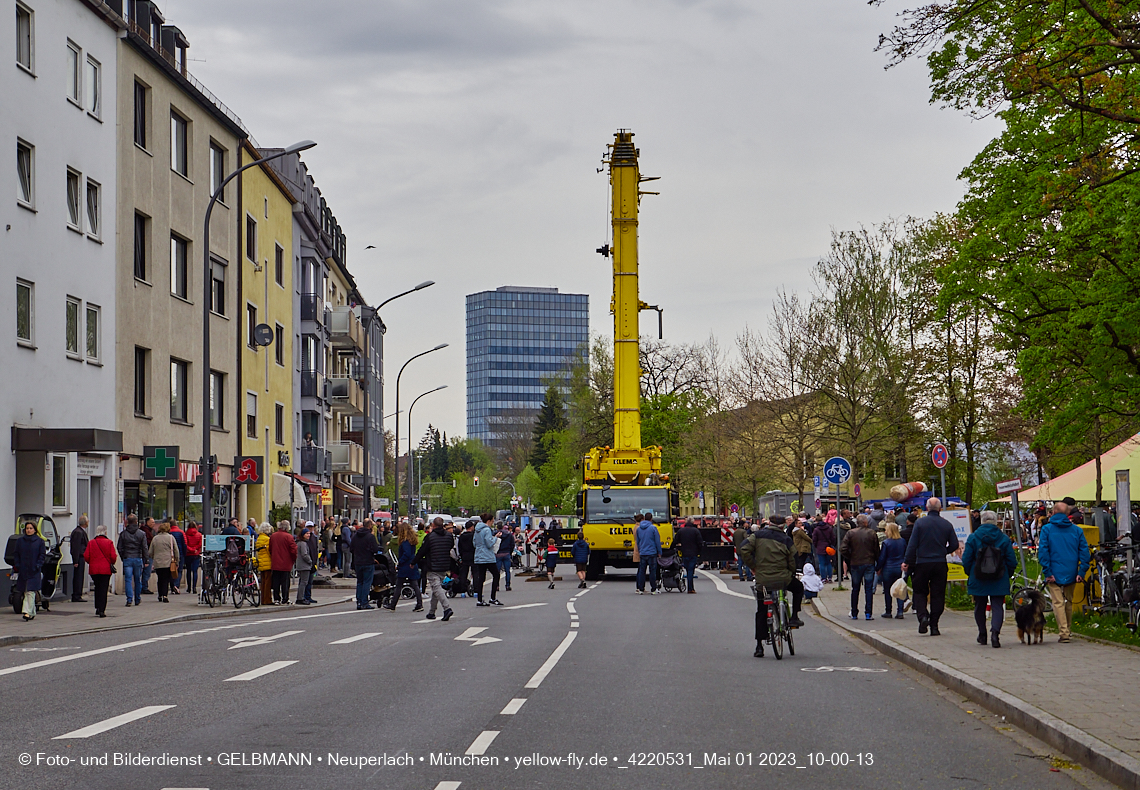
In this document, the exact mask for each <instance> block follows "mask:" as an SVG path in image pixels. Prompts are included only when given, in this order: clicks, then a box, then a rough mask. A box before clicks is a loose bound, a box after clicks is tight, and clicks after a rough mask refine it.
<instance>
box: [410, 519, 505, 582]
mask: <svg viewBox="0 0 1140 790" xmlns="http://www.w3.org/2000/svg"><path fill="white" fill-rule="evenodd" d="M514 552H515V534H514V533H513V532H511V528H510V527H503V528H502V529H500V530H499V550H498V551H496V552H495V564H496V565H498V566H499V573H501V574H502V575H503V589H504V590H506V591H507V592H510V591H511V556H512V555H513V554H514ZM428 581H429V582H430V581H431V579H430V578H429V579H428ZM433 600H434V599H433Z"/></svg>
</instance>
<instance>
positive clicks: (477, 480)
mask: <svg viewBox="0 0 1140 790" xmlns="http://www.w3.org/2000/svg"><path fill="white" fill-rule="evenodd" d="M475 487H476V488H478V487H479V475H475Z"/></svg>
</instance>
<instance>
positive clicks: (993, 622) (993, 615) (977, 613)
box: [974, 595, 1005, 636]
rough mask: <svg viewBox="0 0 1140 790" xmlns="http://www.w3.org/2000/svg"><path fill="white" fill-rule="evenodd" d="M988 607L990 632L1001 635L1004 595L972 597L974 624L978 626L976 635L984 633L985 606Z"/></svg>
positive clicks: (1003, 617)
mask: <svg viewBox="0 0 1140 790" xmlns="http://www.w3.org/2000/svg"><path fill="white" fill-rule="evenodd" d="M987 603H989V605H990V631H992V632H993V633H994V635H995V636H996V635H997V634H1000V633H1001V623H1002V620H1004V619H1005V596H1004V595H991V596H989V597H986V596H985V595H975V596H974V622H975V623H977V624H978V633H979V634H984V633H985V632H986V604H987Z"/></svg>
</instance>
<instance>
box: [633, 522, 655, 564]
mask: <svg viewBox="0 0 1140 790" xmlns="http://www.w3.org/2000/svg"><path fill="white" fill-rule="evenodd" d="M636 535H637V553H638V554H640V555H641V556H642V557H651V556H655V555H657V554H660V553H661V533H660V532H658V531H657V527H656V526H655V525H654V524H653V522H652V521H642V522H641V523H640V524H638V526H637V532H636Z"/></svg>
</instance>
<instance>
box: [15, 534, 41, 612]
mask: <svg viewBox="0 0 1140 790" xmlns="http://www.w3.org/2000/svg"><path fill="white" fill-rule="evenodd" d="M46 559H47V546H46V544H44V540H43V538H41V537H40V536H39V535H38V534H36V522H34V521H26V522H24V534H23V535H21V536H20V539H19V540H17V541H16V556H15V561H14V562H13V563H12V567H13V568H15V570H16V573H17V574H19V575H18V577H17V579H16V584H17V589H19V590H22V591H23V593H24V622H25V623H26V622H29V621H31V620H35V619H36V593H38V592H39V591H40V589H41V588H42V587H43V583H44V576H43V572H42V571H43V567H44V561H45V560H46Z"/></svg>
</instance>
